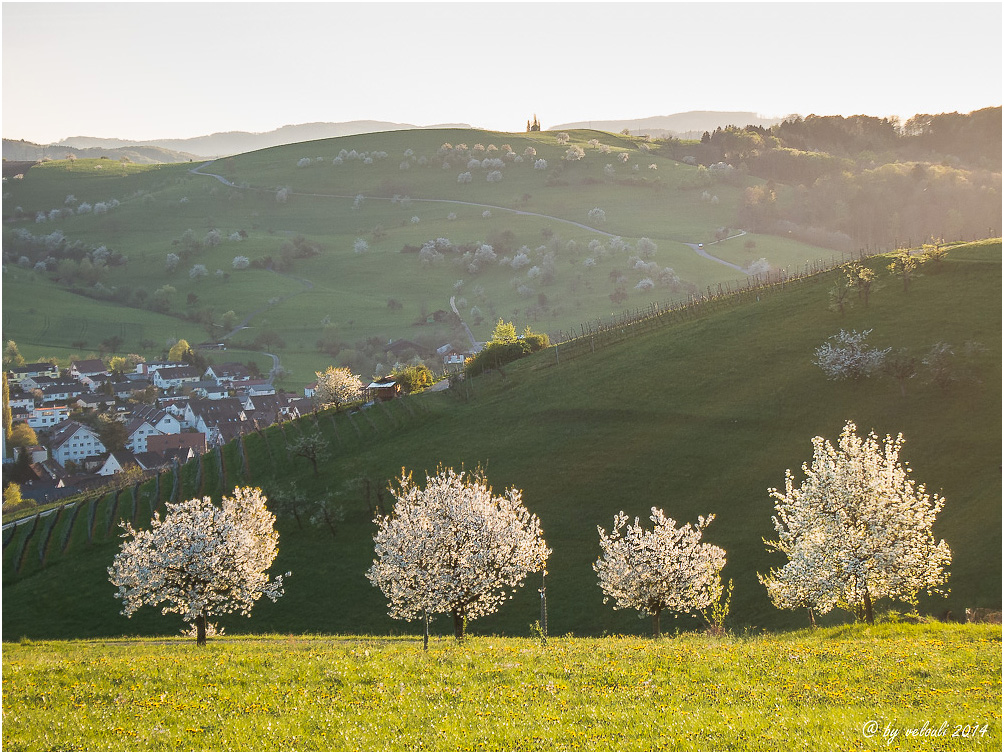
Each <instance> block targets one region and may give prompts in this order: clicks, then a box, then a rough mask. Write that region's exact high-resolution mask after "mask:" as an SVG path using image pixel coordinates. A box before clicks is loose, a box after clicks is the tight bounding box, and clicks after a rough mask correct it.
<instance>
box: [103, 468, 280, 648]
mask: <svg viewBox="0 0 1004 754" xmlns="http://www.w3.org/2000/svg"><path fill="white" fill-rule="evenodd" d="M122 528H123V529H124V534H123V535H122V536H123V538H124V539H126V540H128V541H126V542H124V543H123V544H122V547H121V549H120V550H119V552H118V554H117V555H116V556H115V560H114V561H113V562H112V565H111V567H110V568H109V569H108V577H109V580H110V581H111V582H112V584H114V585H115V586H117V587H118V592H117V593H116V595H115V596H116V597H117V598H119V599H121V600H122V602H123V605H124V606H123V609H122V614H123V615H125V616H127V617H131V616H132V614H133V613H134V612H136V610H138V609H139V608H140V607H142V606H143V605H161V604H163V607H162V609H161V612H162V613H164V614H165V615H166V614H167V613H178V614H179V615H181V617H182V618H183V619H184V620H185V621H188V622H189V623H191V622H194V623H195V626H196V632H197V643H198V644H200V645H201V644H205V643H206V621H207V619H208V618H210V617H212V616H219V615H225V614H229V613H240V614H242V615H249V614H250V612H251V608H252V607H253V606H254V603H255V602H257V601H258V599H260V598H261V597H263V596H264V597H268V598H269V599H270V600H272V601H273V602H275V601H276V600H277V599H279V597H281V596H282V594H283V588H282V580H283V576H276V577H275V578H274V579H270V578H269V576H268V573H267V571H268V569H269V568H270V567H271V565H272V562H273V561H274V560H275V557H276V555H277V554H278V552H279V547H278V543H279V535H278V534H277V533H276V531H275V516H273V515H272V514H271V513H270V512H269V511H268V509H267V508H266V507H265V496H264V495H263V494H262V492H261V490H259V489H252V488H249V487H238V488H236V489H234V493H233V497H226V496H224V497H223V501H222V504H221V505H220V506H219V507H217V506H215V505H213V502H212V500H211V499H210V498H208V497H204V498H202V499H201V500H200V499H198V498H196V499H193V500H186V501H184V502H180V503H167V515H166V516H165V517H164V519H163V520H161V518H160V514H159V513H154V516H153V520H152V522H151V528H150V529H149V530H137V529H134V528H133V526H132V524H130V523H128V522H124V523H123V524H122ZM289 575H290V574H288V573H287V574H285V576H286V577H288V576H289Z"/></svg>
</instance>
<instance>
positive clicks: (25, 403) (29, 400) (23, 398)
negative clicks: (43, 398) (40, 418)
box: [7, 393, 35, 411]
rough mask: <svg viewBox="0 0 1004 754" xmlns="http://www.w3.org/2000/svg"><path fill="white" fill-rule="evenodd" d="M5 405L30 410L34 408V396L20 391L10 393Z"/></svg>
mask: <svg viewBox="0 0 1004 754" xmlns="http://www.w3.org/2000/svg"><path fill="white" fill-rule="evenodd" d="M7 405H8V406H10V408H11V409H12V410H13V409H24V410H25V411H31V410H32V409H33V408H35V396H33V395H30V394H28V393H21V394H20V395H12V396H11V397H10V400H9V401H7Z"/></svg>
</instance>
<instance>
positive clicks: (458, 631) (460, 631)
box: [452, 609, 464, 641]
mask: <svg viewBox="0 0 1004 754" xmlns="http://www.w3.org/2000/svg"><path fill="white" fill-rule="evenodd" d="M452 615H453V635H454V636H456V637H457V641H463V640H464V616H463V614H462V613H461V612H460V611H459V610H457V609H454V610H453V612H452Z"/></svg>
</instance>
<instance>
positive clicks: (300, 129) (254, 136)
mask: <svg viewBox="0 0 1004 754" xmlns="http://www.w3.org/2000/svg"><path fill="white" fill-rule="evenodd" d="M418 128H470V126H468V125H466V124H441V125H435V126H413V125H411V124H408V123H389V122H387V121H379V120H354V121H348V122H345V123H300V124H298V125H289V126H283V127H281V128H277V129H275V130H274V131H266V132H264V133H252V132H249V131H226V132H222V133H214V134H209V135H208V136H194V137H192V138H190V139H153V140H150V141H129V140H126V139H105V138H98V137H93V136H71V137H69V138H66V139H63V140H62V141H61V142H59V146H73V147H76V148H101V149H106V150H107V149H116V148H123V147H134V146H136V145H140V144H147V145H151V146H154V147H160V148H162V149H167V150H172V151H176V152H183V153H186V154H191V155H195V156H198V157H223V156H227V155H235V154H243V153H244V152H254V151H256V150H258V149H267V148H269V147H278V146H282V145H283V144H296V143H298V142H301V141H316V140H318V139H332V138H335V137H338V136H354V135H356V134H367V133H379V132H383V131H404V130H412V129H418ZM4 148H5V150H6V146H5V147H4ZM4 156H6V152H5V154H4Z"/></svg>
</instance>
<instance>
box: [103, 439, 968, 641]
mask: <svg viewBox="0 0 1004 754" xmlns="http://www.w3.org/2000/svg"><path fill="white" fill-rule="evenodd" d="M855 432H856V427H855V426H854V424H853V423H851V422H847V424H846V425H845V427H844V430H843V432H842V433H841V436H840V440H839V442H838V445H837V447H834V446H833V445H832V444H831V443H830V442H829V441H828V440H826V439H824V438H822V437H815V438H813V440H812V444H813V450H814V452H813V461H812V463H811V465H810V464H804V465H803V466H802V471H803V473H804V475H805V479H804V480H803V481H802V482H801V484H798V485H796V483H795V478H794V475H793V474H792V472H791V470H788V471H787V472H786V475H785V488H784V490H783V491H781V490H778V489H771V490H770V491H769V492H770V495H771V496H772V497H773V498H774V499H775V500H776V505H775V510H776V515H775V517H774V526H775V529H776V531H777V534H778V538H777V540H775V541H766V540H765V542H766V544H767V545H768V548H769V549H770V550H772V551H776V552H778V553H780V554H782V555H784V556H785V557H786V558H787V563H786V564H785V565H783V566H781V567H778V568H774V569H772V570H771V571H770V572H769V573H768V574H766V575H763V574H760V575H759V579H760V581H761V583H762V584H763V585H764V586H765V587H766V589H767V592H768V594H769V595H770V598H771V600H772V602H773V603H774V604H775V605H776V606H777V607H779V608H790V609H794V608H808V609H809V610H810V615H811V614H812V611H813V610H816V611H818V612H819V613H821V614H824V613H827V612H829V611H830V610H831V609H833V608H834V607H841V608H844V609H848V610H851V611H853V612H854V613H855V614H856V615H857V616H858V617H859V618H861V619H864V620H867V621H868V622H872V621H873V619H874V613H873V605H874V603H875V601H876V600H878V599H883V598H892V599H898V600H904V601H907V602H915V601H916V598H917V596H918V594H919V593H920V592H922V591H924V590H927V591H928V592H929V593H930V592H934V591H938V590H939V587H940V586H941V585H943V584H944V583H945V581H946V579H947V576H948V574H947V571H946V568H947V566H948V564H949V563H950V561H951V552H950V550H949V548H948V546H947V545H946V544H945V542H944V541H943V540H942V541H940V542H936V541H935V539H934V536H933V534H932V527H933V524H934V520H935V518H936V517H937V515H938V513H939V512H940V511H941V509H942V507H943V506H944V504H945V500H944V498H941V497H939V496H937V495H934V496H932V495H930V494H928V493H927V491H926V489H925V487H924V485H917V483H916V482H915V481H913V480H912V479H910V478H909V476H908V474H909V473H910V469H909V468H907V467H905V466H904V465H903V464H902V463H901V462H900V460H899V454H900V450H901V447H902V444H903V437H902V435H899V436H897V437H896V438H892V437H890V436H886V437H885V439H884V440H882V441H880V440H879V438H878V437H877V436H876V435H875V433H874V432H872V433H870V434H869V435H867V436H866V437H864V438H861V437H858V436H857V435H856V434H855ZM391 491H392V492H393V494H394V497H395V499H396V502H395V505H394V508H393V510H392V511H391V513H390V514H389V515H386V516H378V517H377V519H376V524H377V532H376V534H375V536H374V545H375V551H376V558H375V559H374V561H373V564H372V566H371V567H370V569H369V570H368V572H367V574H366V575H367V577H368V578H369V580H370V581H371V582H372V583H373V584H374V585H375V586H377V587H379V588H380V589H381V591H382V592H383V593H384V595H385V596H386V598H387V600H388V607H389V614H390V615H391V616H392V617H394V618H400V619H404V620H413V619H416V618H422V619H423V620H424V624H425V646H426V647H427V646H428V626H429V620H430V619H431V618H432V617H433V616H435V615H437V614H439V615H448V616H450V617H451V618H452V621H453V626H454V632H455V635H456V637H457V639H458V640H462V639H463V637H464V633H465V630H466V624H467V622H468V621H469V620H474V619H476V618H479V617H482V616H485V615H489V614H491V613H494V612H495V611H496V610H498V608H499V607H500V606H501V605H502V604H503V603H504V602H506V601H507V600H509V599H511V598H512V596H513V594H514V593H515V591H516V589H517V588H519V587H520V586H522V585H523V583H524V582H525V580H526V578H527V577H528V576H529V575H530V574H533V573H536V572H542V573H546V570H545V569H546V564H547V558H548V556H549V555H550V554H551V549H550V548H549V547H548V546H547V544H546V542H545V541H544V537H543V532H542V530H541V526H540V521H539V519H538V518H537V516H535V515H533V514H531V513H530V512H529V511H528V510H527V508H526V507H525V506H524V505H523V501H522V493H521V491H520V490H517V489H514V488H513V489H508V490H506V491H505V492H504V493H503V494H501V495H497V494H495V493H494V492H493V491H492V488H491V487H490V486H489V485H488V482H487V480H486V479H485V476H484V474H483V473H482V472H481V471H480V470H478V471H475V472H473V473H467V472H463V471H462V472H456V471H454V470H453V469H448V468H445V469H444V468H440V469H439V470H438V471H437V472H436V474H434V475H427V479H426V484H425V486H424V487H422V486H420V485H419V484H417V483H416V482H415V481H414V479H413V478H412V475H411V474H410V473H405V472H402V476H401V478H400V479H399V480H398V485H397V487H395V488H392V490H391ZM167 508H168V513H167V515H166V517H165V518H164V519H163V520H161V518H160V516H159V514H157V515H155V516H154V519H153V522H152V528H151V530H149V531H137V530H135V529H134V528H133V527H132V525H131V524H129V523H123V528H124V530H125V533H124V535H123V536H124V538H126V540H127V541H126V542H125V543H124V544H123V546H122V548H121V550H120V552H119V553H118V554H117V555H116V557H115V560H114V562H113V564H112V566H111V568H109V569H108V572H109V577H110V580H111V582H112V583H113V584H114V585H115V586H117V587H118V590H119V591H118V593H117V596H118V597H119V598H120V599H122V600H123V603H124V608H123V611H122V612H123V614H124V615H127V616H131V615H132V613H133V612H135V611H136V610H137V609H138V608H140V607H141V606H143V605H162V610H163V612H164V613H168V612H174V613H179V614H181V615H182V617H183V618H184V619H185V620H186V621H188V622H189V623H193V624H194V626H195V629H196V635H197V639H198V643H199V644H204V643H205V640H206V634H207V625H210V624H208V621H209V619H210V618H211V617H214V616H219V615H224V614H228V613H234V612H239V613H241V614H245V615H247V614H249V613H250V610H251V607H252V606H253V604H254V603H255V602H256V601H257V600H258V599H259V598H261V597H263V596H264V597H268V598H269V599H271V600H272V601H275V600H276V599H278V598H279V597H280V596H281V595H282V593H283V578H284V577H283V576H278V577H276V578H274V579H270V578H269V576H268V575H267V571H268V569H269V568H270V567H271V565H272V562H273V561H274V559H275V557H276V555H277V553H278V534H277V533H276V531H275V517H274V515H273V514H272V513H270V512H269V510H268V509H267V507H266V500H265V497H264V496H263V495H262V493H261V491H260V490H257V489H247V488H238V489H236V490H235V491H234V496H233V497H224V498H223V502H222V505H221V506H220V507H217V506H214V505H213V503H212V501H211V500H210V499H209V498H203V499H202V500H198V499H196V500H188V501H185V502H182V503H176V504H168V506H167ZM651 520H652V522H653V528H652V529H645V528H644V527H643V526H642V525H641V523H640V521H639V519H637V518H635V519H634V522H633V523H629V520H628V517H627V515H625V514H624V513H623V512H620V513H618V514H617V515H616V516H615V517H614V525H613V528H612V530H611V531H610V532H609V533H607V532H606V531H605V530H604V529H603V528H602V527H597V528H598V531H599V535H600V541H599V544H600V550H601V554H600V556H599V557H598V558H597V560H596V561H595V563H594V564H593V568H594V570H595V571H596V573H597V574H598V576H599V585H600V587H601V589H602V590H603V593H604V595H605V597H604V601H605V602H609V601H612V602H613V606H614V609H622V608H623V609H633V610H637V611H639V613H641V614H642V615H644V614H648V615H651V616H652V618H653V628H654V634H655V636H658V635H659V617H660V615H661V614H662V613H664V612H672V613H675V614H692V615H702V616H703V617H704V618H705V620H706V621H707V622H708V624H709V625H717V626H718V627H720V626H721V621H722V619H723V618H724V614H725V612H727V610H728V598H729V594H725V598H724V601H722V597H723V592H724V590H723V585H722V579H721V572H722V569H723V568H724V566H725V560H726V558H725V555H726V553H725V551H724V550H723V549H721V548H720V547H717V546H715V545H711V544H708V543H705V542H703V541H702V538H703V534H704V531H705V529H706V528H707V526H708V525H709V524H710V523H711V522H712V521H713V520H714V515H709V516H707V517H699V518H698V521H697V523H696V524H684V525H683V526H677V524H676V522H675V521H674V520H673V519H672V518H669V517H668V516H666V514H665V513H664V512H663V511H662V510H659V509H657V508H652V511H651ZM289 575H290V574H289V573H287V574H285V576H286V577H288V576H289ZM729 587H730V588H729V592H731V582H730V584H729Z"/></svg>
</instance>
